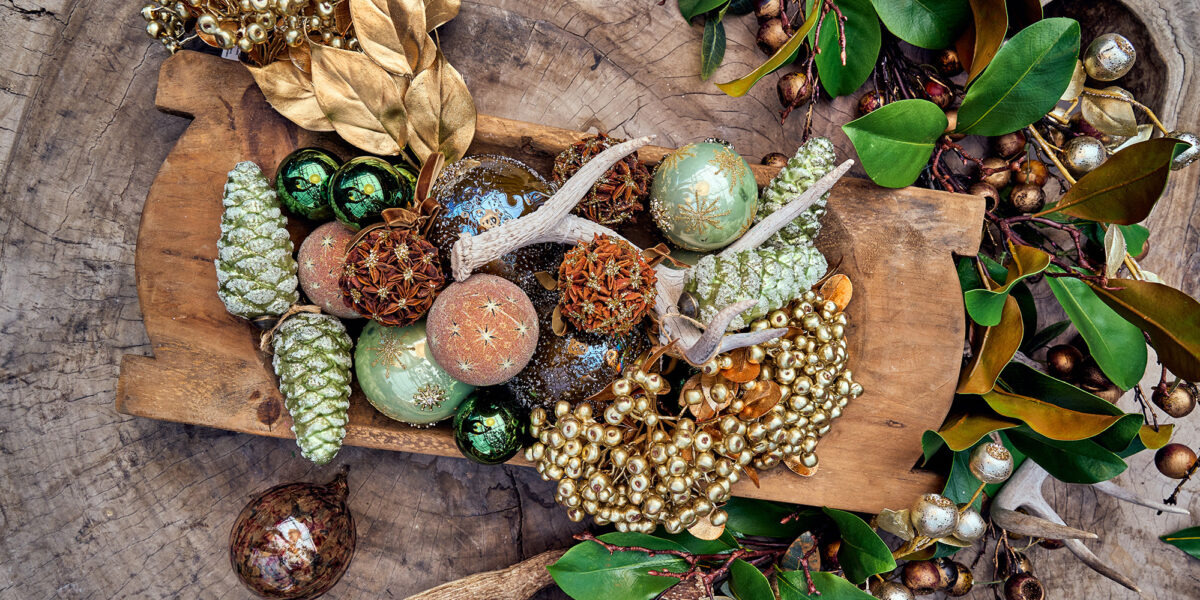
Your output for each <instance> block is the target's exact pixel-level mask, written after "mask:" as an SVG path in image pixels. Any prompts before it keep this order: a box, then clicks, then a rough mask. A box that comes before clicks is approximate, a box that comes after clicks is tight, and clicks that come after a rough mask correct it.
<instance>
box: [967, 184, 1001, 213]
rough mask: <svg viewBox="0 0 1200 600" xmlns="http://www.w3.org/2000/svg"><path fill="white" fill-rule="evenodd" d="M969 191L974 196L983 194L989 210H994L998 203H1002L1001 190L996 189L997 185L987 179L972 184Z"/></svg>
mask: <svg viewBox="0 0 1200 600" xmlns="http://www.w3.org/2000/svg"><path fill="white" fill-rule="evenodd" d="M967 193H968V194H971V195H972V196H983V201H984V204H985V205H986V206H987V209H988V210H994V209H995V208H996V205H997V204H999V203H1000V191H999V190H997V189H996V186H994V185H992V184H990V183H988V182H986V181H980V182H978V183H974V184H972V185H971V187H969V188H967Z"/></svg>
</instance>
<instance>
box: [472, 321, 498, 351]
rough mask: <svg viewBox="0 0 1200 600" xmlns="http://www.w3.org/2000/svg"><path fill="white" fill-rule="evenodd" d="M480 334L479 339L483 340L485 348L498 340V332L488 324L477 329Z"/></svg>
mask: <svg viewBox="0 0 1200 600" xmlns="http://www.w3.org/2000/svg"><path fill="white" fill-rule="evenodd" d="M475 331H476V332H477V333H478V334H479V341H480V342H483V347H484V348H490V347H491V346H492V342H494V341H496V334H495V333H494V332H493V331H492V330H490V329H488V328H487V327H486V326H484V327H480V328H478V329H476V330H475Z"/></svg>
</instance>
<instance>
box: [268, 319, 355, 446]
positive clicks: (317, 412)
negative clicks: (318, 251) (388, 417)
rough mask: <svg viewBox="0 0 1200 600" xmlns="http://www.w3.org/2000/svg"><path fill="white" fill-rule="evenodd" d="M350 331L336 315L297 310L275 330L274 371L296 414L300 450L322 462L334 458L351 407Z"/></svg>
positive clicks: (290, 409) (294, 424)
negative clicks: (299, 311)
mask: <svg viewBox="0 0 1200 600" xmlns="http://www.w3.org/2000/svg"><path fill="white" fill-rule="evenodd" d="M352 345H353V344H352V343H351V342H350V336H349V335H347V334H346V328H345V327H344V326H342V322H341V321H339V320H337V318H335V317H331V316H329V315H323V314H317V313H298V314H296V315H294V316H292V317H289V318H288V319H286V320H284V321H283V323H281V324H280V325H279V327H278V328H277V329H276V330H275V332H274V335H273V336H272V338H271V348H272V350H273V351H274V352H275V360H274V365H275V375H276V376H278V377H279V391H280V392H282V393H283V402H284V405H285V406H287V409H288V413H289V414H290V415H292V433H294V434H296V443H297V444H298V445H299V446H300V453H301V454H303V455H304V458H307V459H309V460H311V461H313V462H314V463H317V464H318V465H323V464H325V463H328V462H329V461H331V460H333V457H334V456H335V455H337V452H338V449H339V448H341V447H342V438H344V437H346V422H347V421H348V420H349V419H348V417H347V414H348V411H349V410H350V365H351V358H350V348H351V346H352Z"/></svg>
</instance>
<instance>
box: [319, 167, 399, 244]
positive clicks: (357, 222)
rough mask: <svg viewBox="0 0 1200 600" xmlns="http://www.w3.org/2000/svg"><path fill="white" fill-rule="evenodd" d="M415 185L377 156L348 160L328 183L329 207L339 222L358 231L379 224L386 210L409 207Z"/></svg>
mask: <svg viewBox="0 0 1200 600" xmlns="http://www.w3.org/2000/svg"><path fill="white" fill-rule="evenodd" d="M412 203H413V186H412V185H410V184H409V183H408V179H407V178H404V177H401V176H400V174H399V173H398V172H397V171H396V169H395V167H393V166H392V165H389V164H388V163H387V161H385V160H383V159H380V158H375V157H374V156H360V157H358V158H354V159H350V160H348V161H346V164H344V165H342V166H341V168H339V169H338V170H337V172H336V173H334V174H333V177H332V178H331V180H330V182H329V205H330V206H331V207H333V214H334V215H335V216H336V217H337V220H339V221H341V222H342V223H343V224H344V225H346V226H347V227H349V228H351V229H353V230H355V231H358V230H359V229H362V228H363V227H364V226H366V225H369V224H371V223H373V222H375V221H379V220H380V219H381V218H382V217H381V216H380V215H381V214H382V213H383V210H384V209H385V208H410V207H412Z"/></svg>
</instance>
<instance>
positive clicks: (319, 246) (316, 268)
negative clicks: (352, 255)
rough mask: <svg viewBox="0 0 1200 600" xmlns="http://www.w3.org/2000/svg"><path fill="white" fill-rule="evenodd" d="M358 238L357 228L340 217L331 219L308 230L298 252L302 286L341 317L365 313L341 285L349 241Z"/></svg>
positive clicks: (323, 307) (312, 298) (314, 300)
mask: <svg viewBox="0 0 1200 600" xmlns="http://www.w3.org/2000/svg"><path fill="white" fill-rule="evenodd" d="M352 239H354V231H353V230H351V229H350V228H349V227H346V226H345V225H342V224H341V223H339V222H337V221H330V222H328V223H326V224H324V225H322V226H320V227H318V228H316V229H314V230H313V232H312V233H310V234H308V237H306V238H304V243H302V244H300V252H299V254H297V255H296V263H297V264H298V265H299V267H300V269H299V275H300V287H302V288H304V295H305V296H308V299H309V301H311V302H312V303H313V304H316V305H317V306H320V307H321V310H322V311H323V312H325V313H328V314H331V315H333V316H335V317H338V318H341V319H361V318H362V315H360V314H358V311H356V310H354V308H353V307H351V306H350V305H349V304H347V303H346V301H345V300H344V299H343V298H344V297H343V296H342V290H341V288H340V287H339V285H338V282H339V280H340V279H341V277H342V270H343V266H344V265H345V264H346V262H345V261H346V245H347V244H349V243H350V240H352Z"/></svg>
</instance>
